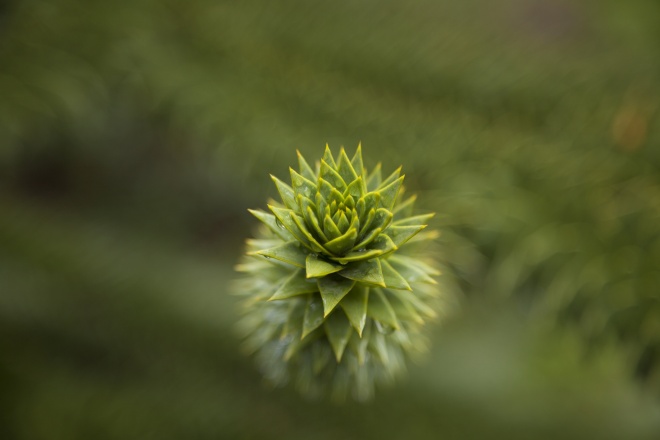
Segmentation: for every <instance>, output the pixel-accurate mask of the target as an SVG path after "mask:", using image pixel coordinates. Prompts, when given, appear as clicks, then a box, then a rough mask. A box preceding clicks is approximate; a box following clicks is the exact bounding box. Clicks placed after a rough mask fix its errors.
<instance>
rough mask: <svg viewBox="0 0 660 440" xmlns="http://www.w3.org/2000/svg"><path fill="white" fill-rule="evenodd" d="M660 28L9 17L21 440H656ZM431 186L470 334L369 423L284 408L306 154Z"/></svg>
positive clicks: (11, 235)
mask: <svg viewBox="0 0 660 440" xmlns="http://www.w3.org/2000/svg"><path fill="white" fill-rule="evenodd" d="M659 79H660V3H658V2H657V1H655V0H627V1H619V0H584V1H569V0H552V1H551V0H501V1H488V0H463V1H460V2H458V1H432V0H406V1H402V0H400V1H392V0H379V1H373V0H360V1H350V0H337V1H333V2H320V1H310V0H282V1H277V2H274V1H273V2H271V1H265V0H262V1H259V0H242V1H217V0H185V1H184V0H164V1H155V0H153V1H151V0H134V1H97V0H87V1H75V0H50V1H46V0H4V1H3V2H0V347H1V355H0V436H1V437H2V438H3V439H89V438H95V439H129V438H141V439H144V438H155V439H179V438H196V439H211V438H213V439H218V438H223V439H224V438H227V439H273V438H287V439H292V440H294V439H311V438H314V439H336V438H341V439H344V440H350V439H383V438H396V439H437V438H443V439H470V438H476V439H483V438H506V439H529V438H534V439H545V438H547V439H554V438H564V439H584V438H598V439H615V438H617V439H618V438H621V439H637V438H640V439H657V438H659V435H660V434H659V433H660V293H659V289H658V286H660V82H659ZM359 141H362V145H363V149H364V154H365V158H366V162H367V164H368V165H369V164H370V165H371V166H373V165H374V164H375V163H376V162H377V161H379V160H380V161H382V162H383V165H384V168H385V169H386V170H388V169H390V170H391V169H394V168H395V167H397V166H398V165H399V164H403V165H404V172H405V173H406V175H407V177H406V184H407V188H408V190H409V191H411V192H416V193H418V194H419V204H420V207H421V208H423V209H424V210H427V211H435V212H437V213H438V216H437V217H436V218H435V219H434V224H433V226H434V227H435V228H438V229H440V230H441V231H442V237H441V239H440V242H439V245H440V246H441V248H442V252H443V255H444V258H445V259H446V263H447V265H448V268H449V270H447V271H446V273H445V274H444V275H443V277H445V278H444V280H445V284H447V285H448V286H454V287H453V289H454V291H455V292H454V293H455V294H456V298H457V303H458V304H459V305H460V307H457V310H456V311H455V313H454V314H453V315H452V316H451V317H450V318H449V319H448V320H446V321H445V322H444V323H443V324H442V325H435V326H433V328H432V331H431V333H432V340H433V346H432V349H431V351H430V352H429V353H428V355H427V356H426V357H425V358H423V359H421V360H418V361H417V362H415V363H412V364H411V365H410V369H409V370H410V371H409V378H408V379H407V380H405V381H403V382H401V383H399V384H398V385H396V386H395V387H392V388H389V389H381V390H378V393H377V396H376V399H375V401H373V402H372V403H368V404H356V403H347V404H345V405H334V404H328V403H325V402H307V401H305V400H303V399H301V398H300V397H299V396H298V395H296V393H295V392H293V391H291V390H289V389H275V390H273V389H270V388H268V387H266V386H264V384H263V383H262V380H261V378H260V375H259V372H258V371H256V369H255V367H254V366H253V363H252V361H251V359H249V358H247V357H245V356H244V355H243V354H242V353H241V350H240V340H239V337H238V336H237V334H236V332H235V330H234V324H235V321H236V318H237V307H236V299H235V298H234V297H233V296H231V295H230V294H229V290H230V287H229V286H230V285H231V282H232V279H234V278H235V274H234V272H233V265H234V264H235V262H236V261H237V259H238V258H239V256H240V254H241V252H242V243H243V239H244V238H245V237H247V236H249V235H250V234H251V232H252V231H253V230H254V227H255V226H256V220H255V219H254V218H251V217H250V216H249V214H248V213H247V208H258V207H263V206H264V205H265V201H266V199H267V197H269V196H275V194H276V192H275V189H274V188H273V185H272V182H271V181H270V178H269V177H268V174H269V173H273V174H275V175H278V176H280V177H285V176H286V175H287V174H288V173H287V169H288V168H287V167H288V166H289V165H292V164H294V163H295V160H296V156H295V149H299V150H300V151H301V152H302V153H303V154H304V155H305V156H306V157H309V158H313V157H319V156H320V155H321V154H322V151H323V148H324V146H325V143H326V142H327V143H329V144H330V145H331V146H332V147H334V148H337V147H339V146H340V145H345V146H346V147H347V150H348V151H349V153H352V151H353V150H354V148H355V147H356V146H357V143H358V142H359Z"/></svg>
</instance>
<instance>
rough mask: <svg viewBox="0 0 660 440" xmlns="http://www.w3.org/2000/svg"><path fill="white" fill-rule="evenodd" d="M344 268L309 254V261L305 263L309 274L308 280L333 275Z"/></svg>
mask: <svg viewBox="0 0 660 440" xmlns="http://www.w3.org/2000/svg"><path fill="white" fill-rule="evenodd" d="M343 268H344V267H343V266H341V265H340V264H336V263H334V264H333V263H331V262H329V261H326V260H324V259H322V258H319V256H318V255H316V254H309V255H308V256H307V260H306V261H305V270H306V272H307V278H320V277H324V276H326V275H329V274H331V273H335V272H339V271H340V270H342V269H343Z"/></svg>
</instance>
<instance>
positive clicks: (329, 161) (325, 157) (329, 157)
mask: <svg viewBox="0 0 660 440" xmlns="http://www.w3.org/2000/svg"><path fill="white" fill-rule="evenodd" d="M322 160H323V161H325V163H327V164H328V165H331V166H332V168H337V164H336V163H335V160H334V159H333V157H332V151H330V146H329V145H328V144H325V151H324V152H323V159H322Z"/></svg>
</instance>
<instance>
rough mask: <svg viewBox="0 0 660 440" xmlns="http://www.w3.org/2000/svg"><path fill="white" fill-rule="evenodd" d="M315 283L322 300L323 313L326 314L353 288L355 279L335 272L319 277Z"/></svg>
mask: <svg viewBox="0 0 660 440" xmlns="http://www.w3.org/2000/svg"><path fill="white" fill-rule="evenodd" d="M317 285H318V288H319V292H321V299H322V300H323V314H324V315H325V316H328V314H329V313H330V312H332V310H333V309H334V308H335V307H336V306H337V304H339V301H341V300H342V298H343V297H344V296H346V294H347V293H348V292H349V291H350V290H351V289H352V288H353V286H354V285H355V281H354V280H351V279H348V278H344V277H341V276H338V275H336V274H330V275H327V276H325V277H323V278H319V279H318V280H317Z"/></svg>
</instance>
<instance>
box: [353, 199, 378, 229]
mask: <svg viewBox="0 0 660 440" xmlns="http://www.w3.org/2000/svg"><path fill="white" fill-rule="evenodd" d="M379 203H380V194H379V193H377V192H370V193H367V194H365V195H364V197H362V198H360V199H358V202H357V205H356V208H357V212H358V215H359V216H360V223H361V224H363V225H364V224H365V220H366V218H365V217H366V216H367V215H368V214H369V212H370V211H371V210H372V209H373V210H376V209H378V204H379Z"/></svg>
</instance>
